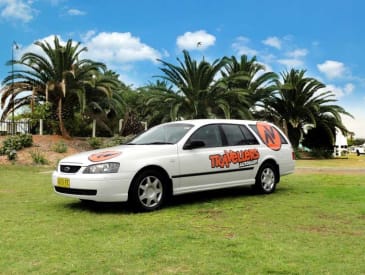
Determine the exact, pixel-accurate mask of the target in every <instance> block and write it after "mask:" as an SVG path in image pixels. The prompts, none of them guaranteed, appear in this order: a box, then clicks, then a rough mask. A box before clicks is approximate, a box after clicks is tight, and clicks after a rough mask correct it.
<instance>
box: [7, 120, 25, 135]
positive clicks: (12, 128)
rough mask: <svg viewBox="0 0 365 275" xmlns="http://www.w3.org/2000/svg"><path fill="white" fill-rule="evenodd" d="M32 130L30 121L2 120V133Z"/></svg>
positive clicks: (12, 133) (18, 132)
mask: <svg viewBox="0 0 365 275" xmlns="http://www.w3.org/2000/svg"><path fill="white" fill-rule="evenodd" d="M30 131H31V125H30V121H14V122H12V121H8V120H5V121H0V135H2V136H4V135H14V134H28V133H30Z"/></svg>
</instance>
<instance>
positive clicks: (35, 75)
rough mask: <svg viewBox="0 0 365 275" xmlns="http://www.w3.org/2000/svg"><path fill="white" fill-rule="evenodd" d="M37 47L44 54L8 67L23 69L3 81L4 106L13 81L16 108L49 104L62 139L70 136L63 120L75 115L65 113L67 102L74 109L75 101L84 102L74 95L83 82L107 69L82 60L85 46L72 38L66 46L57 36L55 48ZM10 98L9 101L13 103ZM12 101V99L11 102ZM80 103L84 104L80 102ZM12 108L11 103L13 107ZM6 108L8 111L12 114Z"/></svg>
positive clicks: (30, 54)
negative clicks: (24, 94)
mask: <svg viewBox="0 0 365 275" xmlns="http://www.w3.org/2000/svg"><path fill="white" fill-rule="evenodd" d="M35 45H36V46H38V47H40V48H41V50H42V54H37V53H33V52H27V53H25V54H23V56H22V57H21V58H20V60H18V61H16V60H11V61H10V62H8V63H9V64H19V65H18V66H19V67H20V69H18V70H15V71H14V74H12V75H10V76H8V77H7V78H5V79H4V84H6V86H5V89H4V90H3V91H2V95H3V97H2V104H4V102H5V101H6V100H7V98H10V95H11V94H10V90H11V89H10V88H9V87H10V85H11V83H12V81H13V80H15V81H14V95H15V97H13V96H11V98H15V104H14V105H15V108H16V109H17V108H19V107H21V106H22V105H24V104H29V102H33V105H34V103H35V102H39V103H40V102H43V103H44V102H46V103H47V102H49V103H51V106H52V108H53V109H52V110H53V113H54V114H55V115H56V116H57V118H58V121H59V130H60V132H61V134H62V135H63V136H66V137H67V136H69V133H68V130H67V129H66V127H65V124H64V119H65V118H67V117H70V116H72V114H73V113H72V112H71V113H70V112H66V111H65V108H69V110H70V109H72V108H70V106H65V103H66V102H67V101H71V102H72V103H73V104H72V105H71V106H75V104H74V103H75V101H74V98H76V99H81V97H80V92H79V95H75V94H73V92H75V91H80V85H81V83H82V82H83V81H85V80H86V81H88V80H90V79H92V76H93V74H95V72H96V71H99V70H100V69H105V65H104V64H102V63H96V62H93V61H91V60H88V59H80V54H81V53H82V52H84V51H86V50H87V49H86V47H82V48H80V43H73V41H72V40H71V39H70V40H68V41H67V43H66V44H65V45H64V46H63V45H61V43H60V41H59V39H58V38H57V36H55V37H54V43H53V45H50V44H49V43H48V42H46V41H43V42H40V41H37V42H35ZM25 91H31V95H28V96H24V97H21V96H20V94H21V93H23V92H25ZM11 98H10V100H11ZM8 101H9V99H8ZM80 103H81V102H80ZM11 105H12V104H11ZM10 109H11V108H7V109H6V110H5V114H6V112H9V111H12V110H10Z"/></svg>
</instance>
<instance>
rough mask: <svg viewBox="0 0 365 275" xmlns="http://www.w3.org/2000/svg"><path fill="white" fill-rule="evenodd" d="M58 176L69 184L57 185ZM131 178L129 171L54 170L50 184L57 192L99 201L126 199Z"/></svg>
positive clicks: (67, 195)
mask: <svg viewBox="0 0 365 275" xmlns="http://www.w3.org/2000/svg"><path fill="white" fill-rule="evenodd" d="M58 178H63V179H68V180H69V186H67V187H65V186H58V180H57V179H58ZM131 180H132V177H131V176H130V174H129V173H110V174H82V173H76V174H69V173H62V172H59V171H54V172H53V174H52V185H53V187H54V191H55V192H56V193H57V194H59V195H62V196H66V197H71V198H78V199H81V200H92V201H99V202H122V201H127V200H128V190H129V186H130V183H131Z"/></svg>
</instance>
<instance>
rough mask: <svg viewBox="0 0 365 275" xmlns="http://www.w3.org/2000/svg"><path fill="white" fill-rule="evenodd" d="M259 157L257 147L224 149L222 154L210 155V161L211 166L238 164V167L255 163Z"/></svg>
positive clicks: (221, 166) (227, 166)
mask: <svg viewBox="0 0 365 275" xmlns="http://www.w3.org/2000/svg"><path fill="white" fill-rule="evenodd" d="M259 158H260V153H259V151H258V150H257V149H248V150H240V151H232V150H229V151H228V150H225V151H224V154H215V155H210V156H209V159H210V163H211V167H212V168H224V167H225V168H229V167H230V165H231V164H237V163H238V164H239V167H247V166H250V165H255V164H257V162H258V159H259Z"/></svg>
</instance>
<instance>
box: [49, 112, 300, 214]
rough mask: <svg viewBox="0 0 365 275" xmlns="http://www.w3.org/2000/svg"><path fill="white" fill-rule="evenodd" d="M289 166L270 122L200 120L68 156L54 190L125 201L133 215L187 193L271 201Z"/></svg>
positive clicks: (288, 154)
mask: <svg viewBox="0 0 365 275" xmlns="http://www.w3.org/2000/svg"><path fill="white" fill-rule="evenodd" d="M294 167H295V154H294V151H293V148H292V146H291V144H290V142H289V140H288V138H287V137H286V136H285V134H284V133H283V132H282V131H281V130H280V129H279V128H278V127H276V126H275V125H273V124H271V123H268V122H264V121H251V120H228V119H197V120H183V121H175V122H169V123H165V124H160V125H158V126H155V127H152V128H150V129H149V130H147V131H145V132H143V133H142V134H140V135H138V136H137V137H135V138H134V139H133V140H132V141H130V142H128V143H126V144H123V145H120V146H116V147H111V148H106V149H98V150H94V151H88V152H82V153H79V154H76V155H73V156H69V157H66V158H64V159H62V160H61V161H60V162H59V164H58V166H57V169H56V170H55V171H54V172H53V174H52V184H53V187H54V191H55V192H56V193H57V194H59V195H63V196H67V197H72V198H78V199H80V200H83V201H99V202H126V201H127V202H128V203H129V204H130V205H132V206H133V208H134V209H135V210H137V211H152V210H155V209H158V208H160V207H161V206H162V205H163V204H164V203H165V202H166V201H167V199H170V198H173V197H174V196H176V195H180V194H186V193H191V192H198V191H206V190H214V189H221V188H228V187H238V186H252V187H254V188H255V189H256V190H257V191H259V192H260V193H263V194H270V193H272V192H274V191H275V188H276V185H277V183H279V181H280V177H281V176H284V175H287V174H290V173H293V171H294Z"/></svg>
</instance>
